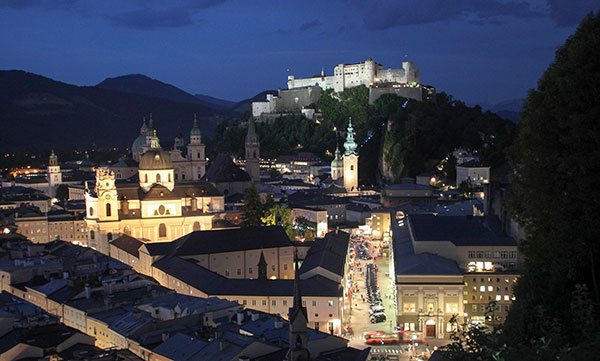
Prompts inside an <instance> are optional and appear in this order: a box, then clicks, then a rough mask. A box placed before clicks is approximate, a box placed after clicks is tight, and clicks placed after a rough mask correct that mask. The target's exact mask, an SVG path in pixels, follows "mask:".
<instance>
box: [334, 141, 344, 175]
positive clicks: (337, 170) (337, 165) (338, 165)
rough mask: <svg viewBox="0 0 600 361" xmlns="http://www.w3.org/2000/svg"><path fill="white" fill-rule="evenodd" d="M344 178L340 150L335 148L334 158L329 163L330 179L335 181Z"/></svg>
mask: <svg viewBox="0 0 600 361" xmlns="http://www.w3.org/2000/svg"><path fill="white" fill-rule="evenodd" d="M343 176H344V161H343V160H342V157H341V155H340V148H339V147H336V148H335V157H334V158H333V160H332V161H331V179H333V180H337V179H340V178H342V177H343Z"/></svg>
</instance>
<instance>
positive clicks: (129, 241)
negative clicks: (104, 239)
mask: <svg viewBox="0 0 600 361" xmlns="http://www.w3.org/2000/svg"><path fill="white" fill-rule="evenodd" d="M110 244H111V245H113V246H115V247H117V248H118V249H122V250H123V251H125V252H127V253H129V254H130V255H132V256H135V257H137V256H138V250H139V249H140V247H141V246H142V245H143V244H144V243H143V242H142V241H140V240H138V239H136V238H133V237H131V236H128V235H126V234H123V235H121V236H120V237H119V238H117V239H115V240H113V241H111V242H110Z"/></svg>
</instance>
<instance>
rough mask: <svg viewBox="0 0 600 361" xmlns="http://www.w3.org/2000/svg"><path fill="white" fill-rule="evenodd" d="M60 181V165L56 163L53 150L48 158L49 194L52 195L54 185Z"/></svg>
mask: <svg viewBox="0 0 600 361" xmlns="http://www.w3.org/2000/svg"><path fill="white" fill-rule="evenodd" d="M61 183H62V173H61V171H60V165H58V157H57V156H56V154H55V153H54V150H53V151H52V153H51V154H50V159H49V160H48V188H49V189H48V190H49V194H50V195H51V196H54V193H55V192H56V187H58V185H59V184H61Z"/></svg>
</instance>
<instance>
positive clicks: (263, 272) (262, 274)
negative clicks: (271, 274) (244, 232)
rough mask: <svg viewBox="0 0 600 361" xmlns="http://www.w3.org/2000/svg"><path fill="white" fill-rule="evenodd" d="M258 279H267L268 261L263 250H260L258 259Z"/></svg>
mask: <svg viewBox="0 0 600 361" xmlns="http://www.w3.org/2000/svg"><path fill="white" fill-rule="evenodd" d="M258 279H259V280H266V279H267V261H266V260H265V253H264V252H263V251H261V252H260V259H259V260H258Z"/></svg>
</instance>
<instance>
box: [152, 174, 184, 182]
mask: <svg viewBox="0 0 600 361" xmlns="http://www.w3.org/2000/svg"><path fill="white" fill-rule="evenodd" d="M183 179H185V177H183ZM167 182H171V173H169V177H168V180H167ZM144 183H148V174H145V175H144ZM156 183H160V174H159V173H157V174H156Z"/></svg>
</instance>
